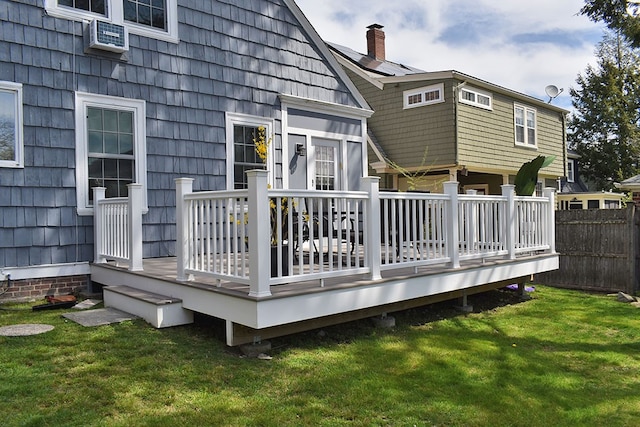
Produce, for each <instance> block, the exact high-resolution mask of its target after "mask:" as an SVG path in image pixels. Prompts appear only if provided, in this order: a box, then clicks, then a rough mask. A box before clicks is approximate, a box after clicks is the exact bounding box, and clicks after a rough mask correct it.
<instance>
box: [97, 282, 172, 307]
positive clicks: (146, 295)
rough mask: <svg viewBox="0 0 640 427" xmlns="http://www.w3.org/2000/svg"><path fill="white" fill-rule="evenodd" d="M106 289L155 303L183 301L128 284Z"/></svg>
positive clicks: (163, 303) (106, 287) (164, 303)
mask: <svg viewBox="0 0 640 427" xmlns="http://www.w3.org/2000/svg"><path fill="white" fill-rule="evenodd" d="M104 289H106V290H109V291H111V292H115V293H118V294H121V295H126V296H128V297H130V298H134V299H137V300H140V301H144V302H147V303H149V304H153V305H166V304H176V303H180V302H182V300H181V299H180V298H174V297H169V296H166V295H160V294H156V293H154V292H148V291H144V290H142V289H136V288H132V287H131V286H126V285H110V286H105V288H104Z"/></svg>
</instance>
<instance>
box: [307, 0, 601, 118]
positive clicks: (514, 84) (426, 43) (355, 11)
mask: <svg viewBox="0 0 640 427" xmlns="http://www.w3.org/2000/svg"><path fill="white" fill-rule="evenodd" d="M297 3H298V5H299V6H300V8H301V9H302V11H303V12H304V13H305V14H306V16H307V17H308V19H309V20H310V22H311V24H312V25H313V26H314V27H315V28H316V30H317V31H318V32H319V33H320V36H321V37H322V38H323V39H325V40H326V41H330V42H334V43H338V44H341V45H344V46H348V47H350V48H352V49H354V50H357V51H359V52H366V39H365V31H366V27H367V26H368V25H370V24H372V23H378V24H381V25H384V27H385V28H384V30H385V33H386V55H387V59H388V60H391V61H395V62H399V63H403V64H406V65H410V66H413V67H417V68H421V69H424V70H427V71H438V70H451V69H454V70H457V71H460V72H463V73H466V74H470V75H472V76H474V77H478V78H481V79H484V80H487V81H490V82H491V83H494V84H498V85H501V86H505V87H507V88H509V89H512V90H516V91H519V92H523V93H526V94H529V95H532V96H536V97H538V98H543V99H544V98H545V97H546V95H545V94H544V88H545V86H546V85H548V84H555V85H556V86H558V87H562V88H564V89H565V91H564V93H563V94H561V95H560V97H558V99H557V100H556V101H554V103H555V104H556V105H559V106H562V107H565V108H570V106H571V100H570V97H569V94H568V92H569V90H568V89H569V87H571V86H575V79H576V77H577V75H578V74H579V73H582V72H583V71H584V70H585V68H586V67H587V65H588V64H595V62H596V60H595V57H594V50H595V45H596V43H597V42H599V41H600V39H601V37H602V28H603V27H602V25H599V24H596V23H593V22H591V21H589V20H588V19H587V18H586V17H584V16H582V15H579V14H578V13H579V11H580V8H581V7H582V6H583V5H584V1H583V0H536V1H528V2H525V1H498V0H474V1H471V0H466V1H461V2H450V1H448V0H429V1H428V2H425V1H417V0H398V1H395V2H389V1H388V0H369V1H363V0H353V1H344V0H324V1H322V2H319V1H316V0H297Z"/></svg>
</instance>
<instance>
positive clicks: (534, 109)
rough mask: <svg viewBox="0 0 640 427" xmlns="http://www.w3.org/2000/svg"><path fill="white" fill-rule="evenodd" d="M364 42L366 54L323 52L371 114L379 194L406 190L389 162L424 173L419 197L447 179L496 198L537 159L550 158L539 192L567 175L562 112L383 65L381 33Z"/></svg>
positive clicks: (488, 87) (457, 79)
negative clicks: (338, 65)
mask: <svg viewBox="0 0 640 427" xmlns="http://www.w3.org/2000/svg"><path fill="white" fill-rule="evenodd" d="M366 37H367V54H362V53H358V52H356V51H354V50H352V49H350V48H348V47H344V46H339V45H336V44H332V43H329V47H330V48H331V50H332V51H333V52H334V54H335V56H336V58H337V59H338V60H339V61H340V63H341V64H342V66H343V67H344V68H345V70H346V71H347V74H348V75H349V77H350V78H351V79H352V80H353V81H354V83H355V84H356V86H357V87H358V89H359V90H360V92H361V93H362V94H363V95H364V97H365V99H366V100H367V102H368V103H369V105H371V107H372V108H373V109H374V111H375V112H374V114H373V116H372V117H371V118H370V119H369V134H370V135H371V136H372V138H371V140H370V154H369V160H370V167H371V169H372V173H375V174H377V175H379V176H381V177H383V183H382V185H383V186H386V187H388V188H396V189H398V188H399V189H401V190H402V189H406V188H407V182H406V179H405V178H403V176H402V175H401V174H400V175H398V172H397V170H396V169H394V168H391V167H389V164H388V163H387V160H390V161H392V162H393V163H395V164H396V165H399V166H400V167H401V168H403V169H405V170H407V171H408V173H409V174H414V175H418V174H419V173H420V171H428V172H429V175H430V177H428V179H422V180H421V185H420V187H421V188H419V189H422V190H430V191H440V188H441V187H440V185H439V184H441V183H442V182H444V181H448V180H449V179H453V180H457V181H459V182H460V186H461V188H460V189H461V191H464V190H467V189H474V190H477V191H479V192H480V193H486V194H489V193H491V194H499V193H500V185H502V184H506V183H513V179H514V177H515V174H516V173H517V171H518V169H519V168H520V166H521V165H522V164H523V163H524V162H527V161H529V160H531V159H533V158H534V157H536V156H538V155H544V156H556V160H555V161H554V162H553V163H552V164H551V165H550V166H548V167H546V168H544V169H543V170H541V171H540V174H539V177H540V181H541V185H540V187H545V186H553V187H555V186H556V185H557V183H556V181H557V179H558V178H559V177H562V176H564V175H565V170H564V163H565V161H564V160H565V115H566V113H567V111H566V110H564V109H562V108H558V107H556V106H553V105H550V104H548V103H545V102H544V101H541V100H539V99H535V98H532V97H530V96H527V95H523V94H521V93H518V92H515V91H513V90H510V89H507V88H504V87H501V86H498V85H496V84H493V83H490V82H486V81H484V80H481V79H478V78H476V77H472V76H469V75H467V74H463V73H460V72H458V71H453V70H451V71H429V72H427V71H422V70H419V69H416V68H413V67H409V66H405V65H402V64H397V63H394V62H391V61H388V60H387V59H386V55H385V41H384V40H385V34H384V32H383V30H382V26H380V25H377V24H373V25H371V26H369V27H368V31H367V35H366ZM416 48H417V46H416ZM426 49H428V48H426ZM374 138H375V140H374ZM425 148H426V150H427V157H426V161H425V162H422V158H423V153H424V152H425Z"/></svg>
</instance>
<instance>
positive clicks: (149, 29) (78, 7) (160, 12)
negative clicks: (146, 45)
mask: <svg viewBox="0 0 640 427" xmlns="http://www.w3.org/2000/svg"><path fill="white" fill-rule="evenodd" d="M44 6H45V9H46V10H47V13H48V14H50V15H52V16H55V17H59V18H67V19H73V20H88V21H91V20H93V19H96V18H98V19H104V20H105V21H109V22H112V23H114V24H119V25H124V26H126V27H127V29H128V30H129V32H131V33H133V34H139V35H142V36H146V37H152V38H156V39H159V40H165V41H169V42H174V43H177V42H178V2H177V0H44Z"/></svg>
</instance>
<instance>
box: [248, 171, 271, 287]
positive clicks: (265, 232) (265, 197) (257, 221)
mask: <svg viewBox="0 0 640 427" xmlns="http://www.w3.org/2000/svg"><path fill="white" fill-rule="evenodd" d="M268 178H269V172H267V171H265V170H250V171H247V180H248V184H249V188H248V189H249V200H248V202H249V223H248V228H249V278H250V280H251V284H250V285H249V296H250V297H266V296H269V295H271V289H270V288H269V281H270V280H271V259H270V254H271V250H270V247H269V243H270V242H269V240H270V228H271V227H270V224H269V221H270V215H269V214H270V212H269V192H268Z"/></svg>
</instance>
